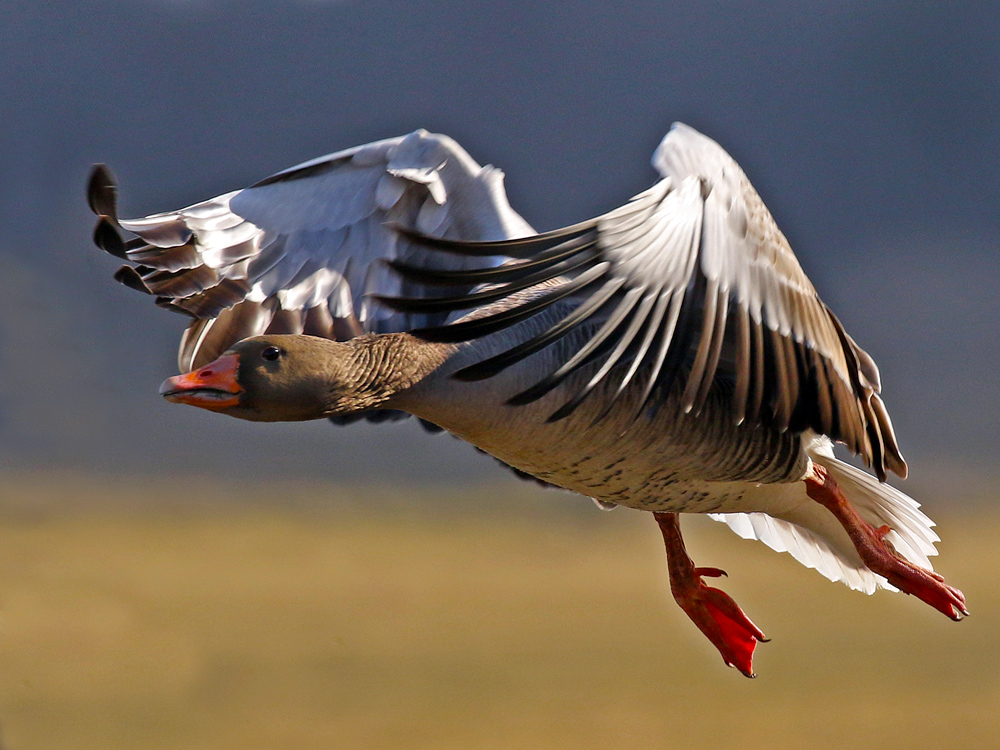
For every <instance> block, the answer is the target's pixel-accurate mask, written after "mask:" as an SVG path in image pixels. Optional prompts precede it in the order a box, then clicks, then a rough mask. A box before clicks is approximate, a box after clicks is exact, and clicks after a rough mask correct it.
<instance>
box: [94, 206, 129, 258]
mask: <svg viewBox="0 0 1000 750" xmlns="http://www.w3.org/2000/svg"><path fill="white" fill-rule="evenodd" d="M94 244H95V245H97V246H98V247H99V248H100V249H101V250H103V251H104V252H106V253H110V254H111V255H114V256H115V257H116V258H121V259H122V260H128V253H126V249H127V248H126V247H125V241H124V240H123V239H122V237H121V235H120V234H118V229H117V228H116V227H115V225H114V224H112V223H111V221H110V220H109V218H108V217H107V216H103V215H102V216H101V218H100V219H98V220H97V226H96V227H94Z"/></svg>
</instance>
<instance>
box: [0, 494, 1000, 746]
mask: <svg viewBox="0 0 1000 750" xmlns="http://www.w3.org/2000/svg"><path fill="white" fill-rule="evenodd" d="M4 480H5V481H4V488H5V492H4V497H3V501H2V507H0V550H2V554H0V605H2V609H0V617H2V621H0V625H2V627H0V746H2V748H3V750H62V749H63V748H65V749H66V750H69V749H71V748H72V749H73V750H77V749H78V748H101V750H118V749H119V748H121V749H125V748H128V749H129V750H145V749H147V748H148V749H151V750H153V749H157V750H158V749H160V748H163V749H166V748H171V749H172V750H173V749H175V748H190V749H192V750H200V749H201V748H205V749H208V748H212V749H213V750H217V749H224V748H282V749H285V748H297V749H298V748H303V749H308V748H320V747H322V748H330V747H343V748H369V747H370V748H435V749H438V748H455V749H456V750H457V749H458V748H462V749H463V750H465V749H468V748H563V747H565V748H613V747H629V748H637V749H638V748H675V747H676V748H686V749H691V750H697V749H699V748H718V747H727V748H732V747H738V748H740V749H741V750H750V749H753V748H769V749H773V748H803V747H809V748H843V747H858V746H860V747H907V748H940V747H942V746H948V745H951V744H952V743H953V742H954V741H955V740H959V741H960V742H961V744H962V745H963V746H964V747H975V748H985V747H994V746H996V745H995V744H994V743H995V742H996V738H997V737H998V736H1000V710H998V708H1000V668H998V667H1000V656H998V653H997V648H996V643H997V636H998V635H1000V625H998V624H997V623H998V616H1000V596H998V592H997V587H996V586H995V584H994V580H995V579H994V574H993V571H995V570H996V569H997V568H998V567H1000V551H998V549H997V545H996V542H995V539H996V537H997V530H998V527H1000V515H998V514H997V513H996V512H989V513H987V512H977V513H975V514H973V513H971V512H970V513H969V514H967V515H950V516H945V517H942V518H939V519H938V520H939V522H940V527H939V531H940V532H941V535H942V537H943V538H944V539H945V542H944V545H943V548H942V553H943V557H942V558H941V564H940V566H939V568H940V569H941V570H942V571H943V572H945V573H946V574H947V576H948V578H949V580H950V581H951V582H952V583H954V584H956V585H958V586H960V587H961V588H963V589H964V590H965V592H966V594H967V595H968V598H969V603H970V607H971V609H972V612H973V616H972V617H971V618H969V619H968V620H967V621H965V622H963V623H961V624H958V625H956V624H954V623H951V622H949V621H947V620H946V619H945V618H944V617H942V616H940V615H939V614H937V613H935V612H933V611H931V610H930V609H929V608H928V607H926V606H924V605H922V604H920V603H919V602H917V601H915V600H913V599H911V598H909V597H904V596H902V595H898V594H897V595H892V594H887V593H884V592H882V593H880V594H876V595H875V596H874V597H866V596H863V595H860V594H857V593H855V592H851V591H849V590H847V589H846V588H845V587H843V586H841V585H835V584H831V583H829V582H827V581H825V580H824V579H822V578H821V577H820V576H818V575H817V574H816V573H815V572H813V571H809V570H805V569H804V568H802V567H800V566H799V565H798V564H797V563H795V562H794V561H793V560H791V559H790V558H789V557H788V556H787V555H778V554H775V553H773V552H771V551H770V550H767V549H766V548H764V547H763V546H762V545H760V544H757V543H751V542H746V541H742V540H740V539H738V538H736V537H735V536H733V535H732V534H731V533H730V532H729V531H727V530H726V529H725V528H723V527H721V526H717V525H715V524H712V523H711V522H709V521H707V520H704V519H694V520H692V521H689V522H686V524H685V528H686V530H687V536H688V538H689V547H690V548H691V551H692V554H693V556H694V557H695V559H696V560H697V561H698V562H699V563H701V564H703V565H718V566H720V567H723V568H726V569H727V570H728V571H729V574H730V578H729V579H728V580H727V581H726V582H725V583H724V584H723V587H724V588H725V589H726V590H727V591H729V592H730V593H732V594H733V595H734V596H735V598H736V599H737V601H739V602H740V603H741V604H742V605H743V606H744V608H745V609H746V610H747V611H748V613H749V614H750V615H751V617H753V618H754V620H755V621H756V622H757V623H758V624H759V625H760V626H761V627H762V628H763V629H764V630H765V632H766V633H767V634H768V635H769V636H770V637H771V638H772V639H773V641H772V642H771V643H769V644H763V645H762V646H760V647H759V649H758V656H757V659H756V666H757V671H758V673H759V674H760V677H759V678H758V679H757V680H754V681H750V680H746V679H744V678H743V677H741V676H740V675H739V674H737V673H736V672H735V671H734V670H730V669H726V668H725V667H724V666H723V664H722V663H721V661H720V659H719V657H718V656H717V654H716V653H715V652H714V650H713V649H712V648H711V647H710V646H709V644H708V643H707V642H706V641H705V640H704V639H703V638H702V637H701V635H700V634H698V633H697V632H696V630H695V629H694V627H693V626H692V625H691V624H690V623H689V622H687V621H686V620H685V619H684V617H683V615H682V614H681V612H680V610H678V609H677V608H676V607H675V606H674V605H673V603H672V601H671V600H670V598H669V595H668V594H667V591H666V571H665V567H664V564H663V553H662V549H661V541H660V539H659V535H658V533H657V531H656V528H655V526H654V525H653V524H652V523H651V522H650V521H649V519H648V518H647V517H646V516H645V515H644V514H639V513H635V512H632V511H628V510H624V509H619V510H617V511H615V512H613V513H600V512H598V511H597V510H596V509H595V508H593V507H591V506H590V505H589V504H588V503H586V502H585V501H580V500H575V499H573V498H572V496H570V495H565V494H561V493H535V492H533V491H531V490H525V491H523V492H520V494H519V490H512V491H510V493H507V492H506V491H505V490H488V489H476V490H470V491H468V492H461V491H456V490H452V491H450V492H449V493H446V494H441V493H435V492H434V491H433V490H421V491H420V493H407V492H405V491H403V490H401V489H399V488H380V489H378V490H367V491H366V490H362V489H358V488H357V487H355V488H351V487H339V488H338V487H335V486H328V485H312V486H309V485H277V484H274V485H269V484H260V485H253V486H251V485H247V486H242V487H233V486H227V485H222V484H214V485H213V484H210V483H201V482H194V481H190V482H188V483H185V484H187V485H188V486H183V484H182V483H176V484H171V483H169V482H166V481H162V482H141V483H140V482H136V481H133V482H128V481H125V480H120V479H116V480H114V481H107V482H100V481H96V480H83V479H80V478H78V477H63V478H60V477H54V478H53V477H49V478H46V479H44V480H43V479H39V478H30V477H10V476H8V477H5V478H4ZM505 494H510V495H511V497H506V496H505ZM275 496H280V497H281V499H282V500H283V501H284V506H283V508H282V509H276V508H275V506H274V505H273V503H272V501H273V499H274V498H275ZM139 497H141V498H142V503H141V504H140V503H139V500H138V498H139ZM925 500H926V499H925ZM927 502H928V505H929V506H930V507H929V510H930V512H931V513H932V515H935V516H940V514H939V513H937V512H936V509H935V504H934V503H933V502H930V501H927ZM984 507H985V506H984Z"/></svg>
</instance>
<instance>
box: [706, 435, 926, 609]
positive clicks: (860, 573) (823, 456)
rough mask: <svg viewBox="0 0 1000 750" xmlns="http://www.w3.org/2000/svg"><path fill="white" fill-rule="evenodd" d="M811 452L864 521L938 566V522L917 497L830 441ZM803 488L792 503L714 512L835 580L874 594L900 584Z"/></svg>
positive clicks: (899, 547) (913, 558) (915, 559)
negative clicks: (868, 560)
mask: <svg viewBox="0 0 1000 750" xmlns="http://www.w3.org/2000/svg"><path fill="white" fill-rule="evenodd" d="M808 452H809V456H810V458H811V459H812V460H813V461H814V462H816V463H817V464H819V465H821V466H823V467H824V468H825V469H826V470H827V471H829V472H830V474H831V475H833V478H834V479H835V480H836V482H837V484H839V485H840V488H841V489H842V490H843V491H844V494H845V495H846V496H847V498H848V499H849V500H850V501H851V503H852V504H853V505H854V507H855V508H856V509H857V511H858V513H860V514H861V517H862V518H864V520H865V521H867V522H868V523H870V524H871V525H872V526H875V527H876V528H878V527H881V526H888V527H889V528H890V529H892V531H890V532H889V533H888V534H887V535H886V539H887V540H888V541H889V542H891V543H892V546H893V547H894V548H895V549H896V551H897V552H898V553H899V554H900V555H902V556H903V557H905V558H906V559H907V560H909V561H910V562H912V563H914V564H916V565H919V566H920V567H922V568H926V569H928V570H933V567H932V566H931V563H930V560H928V557H929V556H932V555H936V554H937V550H936V549H935V548H934V543H935V542H937V541H940V538H939V537H938V535H937V534H935V533H934V530H933V528H932V527H933V526H934V522H933V521H931V519H929V518H928V517H927V516H926V515H924V514H923V513H922V512H921V511H920V505H919V503H917V502H916V501H915V500H913V499H912V498H910V497H908V496H907V495H905V494H903V493H902V492H900V491H899V490H897V489H896V488H894V487H891V486H889V485H888V484H883V483H880V482H879V481H878V480H877V479H876V478H875V477H873V476H872V475H871V474H868V473H866V472H864V471H861V470H860V469H856V468H855V467H853V466H851V465H850V464H846V463H844V462H843V461H839V460H838V459H837V458H835V457H834V455H833V451H832V447H831V445H830V444H829V442H828V441H823V443H820V442H819V441H816V444H814V445H812V446H810V447H809V450H808ZM795 486H796V491H797V492H798V491H799V490H798V488H799V487H801V498H798V497H796V500H797V501H796V502H793V503H791V504H790V507H788V508H786V509H783V510H782V511H781V512H776V513H775V514H774V515H768V514H765V513H719V514H712V516H711V517H712V518H713V519H714V520H716V521H722V522H724V523H726V524H728V525H729V527H730V528H731V529H732V530H733V531H734V532H735V533H736V534H738V535H739V536H741V537H743V538H744V539H758V540H760V541H762V542H764V544H766V545H767V546H769V547H770V548H771V549H773V550H776V551H778V552H788V553H789V554H791V555H792V557H794V558H795V559H796V560H798V561H799V562H800V563H802V564H803V565H805V566H806V567H807V568H814V569H816V570H817V571H819V572H820V573H821V574H823V575H824V576H826V577H827V578H829V579H830V580H831V581H843V582H844V583H845V584H847V585H848V586H850V587H851V588H852V589H855V590H858V591H863V592H865V593H866V594H871V593H873V592H874V591H875V590H876V589H878V588H884V589H889V590H891V591H895V590H896V589H895V587H894V586H892V585H891V584H889V582H888V581H886V580H885V579H884V578H882V577H881V576H879V575H876V574H875V573H873V572H872V571H871V570H869V569H868V568H867V566H865V564H864V563H863V562H862V561H861V558H860V557H859V556H858V553H857V551H856V550H855V549H854V544H853V543H852V542H851V540H850V538H849V537H848V536H847V532H845V531H844V529H843V527H842V526H841V525H840V523H839V522H838V521H837V520H836V519H835V518H834V517H833V514H832V513H830V512H829V511H828V510H827V509H826V508H824V507H822V506H821V505H820V504H819V503H817V502H815V501H814V500H812V499H811V498H809V496H808V495H806V493H805V486H804V485H803V484H801V483H797V484H796V485H795Z"/></svg>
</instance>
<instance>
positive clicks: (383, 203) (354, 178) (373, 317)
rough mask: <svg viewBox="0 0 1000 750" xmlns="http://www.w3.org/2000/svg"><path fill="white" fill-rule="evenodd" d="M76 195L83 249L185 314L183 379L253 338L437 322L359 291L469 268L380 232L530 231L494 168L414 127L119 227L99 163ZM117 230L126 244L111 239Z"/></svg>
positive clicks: (383, 290) (488, 236)
mask: <svg viewBox="0 0 1000 750" xmlns="http://www.w3.org/2000/svg"><path fill="white" fill-rule="evenodd" d="M88 197H89V200H90V205H91V208H92V209H93V210H94V212H95V213H96V214H98V215H99V216H100V219H99V221H98V225H97V228H96V229H95V233H94V239H95V242H96V243H97V244H98V246H100V247H101V248H103V249H104V250H107V251H108V252H110V253H112V254H114V255H117V256H119V257H121V258H123V259H125V260H127V261H128V262H129V263H130V265H127V266H123V267H122V268H121V269H119V271H118V273H117V274H116V277H115V278H117V279H118V280H119V281H121V282H122V283H124V284H126V285H127V286H130V287H132V288H135V289H138V290H141V291H144V292H147V293H149V294H152V295H154V296H155V297H156V302H157V304H159V305H161V306H163V307H167V308H169V309H173V310H176V311H179V312H183V313H185V314H187V315H189V316H191V317H193V318H194V321H193V322H192V323H191V325H190V326H189V327H188V329H187V331H186V332H185V334H184V337H183V339H182V341H181V345H180V351H179V354H178V365H179V367H180V369H181V370H182V371H188V370H191V369H194V368H197V367H199V366H201V365H203V364H205V363H207V362H210V361H212V360H213V359H214V358H215V357H217V356H218V355H219V354H221V353H222V352H223V351H225V350H226V349H228V348H229V347H230V346H231V345H232V344H234V343H235V342H237V341H239V340H241V339H243V338H246V337H248V336H254V335H259V334H262V333H307V334H312V335H316V336H324V337H328V338H335V339H344V338H350V337H352V336H355V335H358V334H360V333H365V332H385V331H393V330H404V329H407V328H410V327H412V326H415V325H416V326H421V325H423V326H429V325H437V324H440V323H443V322H445V319H446V314H445V315H441V314H437V315H435V314H430V315H410V314H397V313H391V312H388V311H386V310H385V309H384V308H380V307H378V306H375V305H372V304H370V303H369V302H368V301H367V298H366V295H367V294H369V293H379V294H390V295H391V294H405V295H420V294H422V292H421V288H420V287H419V286H416V285H414V284H411V283H408V282H405V281H402V280H401V279H400V278H399V277H398V276H397V275H395V274H391V273H388V272H387V270H386V269H385V268H383V264H382V263H381V262H379V261H383V260H399V261H403V262H406V263H408V264H412V265H415V266H419V267H426V268H433V269H436V270H440V271H447V270H463V269H466V268H468V267H470V266H472V265H476V262H475V261H472V262H470V261H467V260H466V259H465V258H462V257H460V256H449V257H444V256H441V255H440V254H439V253H434V252H430V251H428V250H427V249H425V248H424V247H422V246H420V245H418V244H415V243H413V242H411V241H410V240H409V239H408V238H406V237H401V236H400V235H398V234H397V233H396V232H394V231H393V230H392V229H391V228H390V226H391V225H399V226H402V227H408V228H412V229H413V230H416V231H418V232H420V233H421V234H426V235H430V236H434V237H447V238H453V239H462V240H499V239H508V238H513V237H521V236H525V235H528V234H533V233H534V230H532V228H531V227H530V226H529V225H528V224H527V222H525V221H524V219H522V218H521V217H520V216H519V215H518V214H517V213H516V212H514V210H513V209H512V208H511V207H510V205H509V204H508V202H507V197H506V194H505V192H504V188H503V173H502V172H501V171H500V170H498V169H496V168H494V167H491V166H486V167H481V166H480V165H479V164H477V163H476V162H475V161H474V160H473V159H472V158H471V157H470V156H469V155H468V154H467V153H466V152H465V151H464V150H463V149H462V147H461V146H459V145H458V144H457V143H456V142H455V141H453V140H452V139H450V138H448V137H447V136H442V135H434V134H430V133H427V132H426V131H423V130H418V131H416V132H414V133H411V134H409V135H407V136H404V137H399V138H391V139H388V140H384V141H377V142H374V143H370V144H367V145H364V146H360V147H357V148H352V149H348V150H346V151H340V152H338V153H335V154H331V155H329V156H324V157H321V158H319V159H314V160H312V161H309V162H306V163H304V164H300V165H299V166H297V167H293V168H291V169H288V170H285V171H283V172H279V173H277V174H275V175H273V176H272V177H269V178H267V179H265V180H263V181H261V182H259V183H257V184H256V185H253V186H252V187H249V188H245V189H243V190H236V191H233V192H231V193H226V194H225V195H220V196H218V197H216V198H212V199H211V200H207V201H203V202H201V203H196V204H195V205H193V206H189V207H187V208H184V209H181V210H179V211H171V212H167V213H160V214H154V215H152V216H147V217H144V218H140V219H130V220H125V219H118V217H117V208H116V187H115V183H114V181H113V179H112V177H111V175H110V172H108V170H107V168H105V167H103V166H98V167H97V168H95V170H94V173H93V175H92V177H91V182H90V186H89V191H88ZM119 228H121V229H124V230H126V231H128V232H131V233H133V234H135V235H137V238H136V239H133V240H129V241H127V242H126V241H124V240H123V239H122V238H121V236H120V234H119V231H118V229H119ZM490 262H495V261H493V260H491V261H490Z"/></svg>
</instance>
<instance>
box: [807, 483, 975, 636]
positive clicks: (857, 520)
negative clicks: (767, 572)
mask: <svg viewBox="0 0 1000 750" xmlns="http://www.w3.org/2000/svg"><path fill="white" fill-rule="evenodd" d="M805 482H806V492H807V493H808V495H809V497H811V498H812V499H813V500H815V501H816V502H818V503H819V504H820V505H822V506H823V507H824V508H827V509H828V510H829V511H830V512H831V513H833V515H835V516H836V517H837V520H838V521H840V523H841V524H842V525H843V527H844V529H845V530H846V531H847V533H848V535H849V536H850V537H851V541H852V542H854V546H855V548H856V549H857V550H858V554H859V555H861V559H862V560H863V561H864V563H865V565H867V566H868V567H869V568H870V569H871V570H872V571H873V572H874V573H878V574H879V575H880V576H883V577H884V578H885V579H886V580H887V581H889V583H891V584H892V585H893V586H895V587H896V588H898V589H899V590H900V591H904V592H906V593H907V594H913V595H914V596H915V597H917V598H918V599H920V600H922V601H924V602H926V603H927V604H930V605H931V606H932V607H934V609H936V610H938V611H939V612H943V613H944V614H946V615H948V617H950V618H951V619H953V620H956V621H957V620H961V619H962V616H963V615H967V614H969V610H968V609H966V607H965V596H964V595H963V594H962V592H961V591H959V590H958V589H956V588H953V587H951V586H949V585H948V584H946V583H945V582H944V578H943V577H941V576H940V575H938V574H937V573H935V572H934V571H932V570H924V569H923V568H921V567H918V566H917V565H914V564H913V563H911V562H909V561H908V560H905V559H903V558H902V557H901V556H900V555H899V553H898V552H896V550H895V549H893V547H892V544H891V543H890V542H889V541H888V540H886V538H885V535H886V534H888V533H889V531H890V530H891V529H890V528H889V527H888V526H883V527H881V528H878V529H876V528H875V527H873V526H872V525H871V524H869V523H868V522H867V521H865V520H864V519H863V518H861V516H860V515H858V512H857V511H856V510H855V509H854V506H853V505H851V503H850V501H849V500H848V499H847V498H846V497H845V496H844V493H843V491H842V490H841V489H840V486H839V485H838V484H837V483H836V482H835V481H834V479H833V477H832V476H830V473H829V472H828V471H827V470H826V469H825V468H823V467H822V466H820V465H819V464H813V467H812V473H811V475H810V476H808V477H806V479H805Z"/></svg>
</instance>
